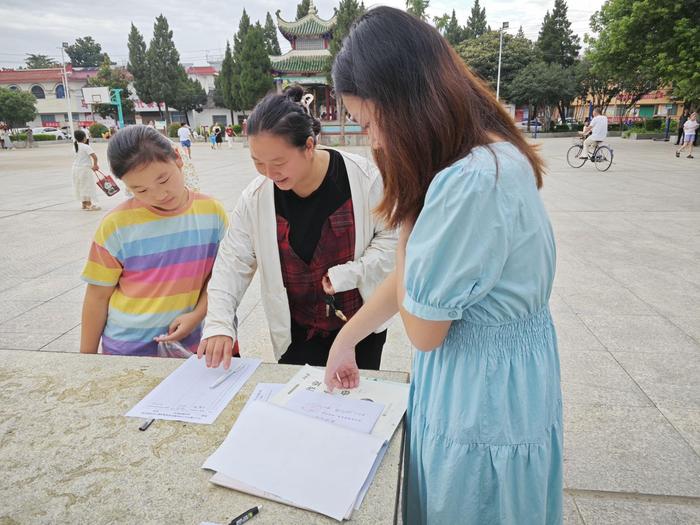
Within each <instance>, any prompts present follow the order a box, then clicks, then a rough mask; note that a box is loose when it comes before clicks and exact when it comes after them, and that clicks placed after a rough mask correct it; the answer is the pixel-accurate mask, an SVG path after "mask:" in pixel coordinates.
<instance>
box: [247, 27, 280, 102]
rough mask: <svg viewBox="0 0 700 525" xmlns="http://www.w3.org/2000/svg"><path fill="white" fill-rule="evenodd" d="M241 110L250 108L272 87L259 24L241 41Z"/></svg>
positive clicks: (268, 60) (270, 66) (270, 65)
mask: <svg viewBox="0 0 700 525" xmlns="http://www.w3.org/2000/svg"><path fill="white" fill-rule="evenodd" d="M240 64H241V84H240V93H239V96H240V101H241V106H242V108H252V107H253V106H255V104H257V102H258V100H260V99H261V98H262V97H264V96H265V95H266V94H267V92H268V91H270V90H271V89H272V87H273V83H272V76H271V75H270V70H271V69H272V64H271V63H270V57H269V56H268V54H267V49H266V48H265V34H264V30H263V28H262V27H261V26H260V23H256V24H255V25H254V26H252V27H251V28H250V29H249V30H248V32H247V33H246V35H245V39H244V40H243V49H242V50H241V57H240Z"/></svg>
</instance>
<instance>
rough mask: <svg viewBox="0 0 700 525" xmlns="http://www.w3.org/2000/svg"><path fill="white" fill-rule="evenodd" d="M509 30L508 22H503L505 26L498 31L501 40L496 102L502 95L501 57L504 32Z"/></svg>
mask: <svg viewBox="0 0 700 525" xmlns="http://www.w3.org/2000/svg"><path fill="white" fill-rule="evenodd" d="M504 29H508V22H503V26H502V27H501V29H500V30H499V31H498V32H499V33H500V34H501V39H500V42H499V44H498V79H497V80H496V100H500V97H499V95H500V94H501V55H502V54H503V30H504Z"/></svg>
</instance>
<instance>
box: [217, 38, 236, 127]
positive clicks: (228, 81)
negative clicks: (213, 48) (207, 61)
mask: <svg viewBox="0 0 700 525" xmlns="http://www.w3.org/2000/svg"><path fill="white" fill-rule="evenodd" d="M232 82H233V55H232V54H231V44H230V43H229V42H228V40H227V41H226V52H225V53H224V60H223V62H221V70H220V71H219V75H218V76H217V77H216V79H215V80H214V85H215V87H216V92H215V94H214V102H215V103H216V104H217V105H219V106H223V107H225V108H228V109H229V111H230V112H231V122H234V119H233V110H234V109H238V108H237V107H236V106H235V104H234V100H233V95H232Z"/></svg>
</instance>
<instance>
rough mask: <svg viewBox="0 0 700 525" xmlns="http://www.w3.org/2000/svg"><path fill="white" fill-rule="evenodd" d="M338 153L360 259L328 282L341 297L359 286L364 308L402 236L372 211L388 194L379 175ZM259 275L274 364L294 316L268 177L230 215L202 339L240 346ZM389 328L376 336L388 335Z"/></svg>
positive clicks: (364, 161) (331, 271)
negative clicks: (241, 314)
mask: <svg viewBox="0 0 700 525" xmlns="http://www.w3.org/2000/svg"><path fill="white" fill-rule="evenodd" d="M339 153H340V154H341V155H342V156H343V160H344V161H345V167H346V169H347V172H348V180H349V182H350V193H351V195H352V206H353V213H354V217H355V257H354V260H352V261H350V262H347V263H345V264H341V265H338V266H334V267H332V268H330V269H329V270H328V276H329V277H330V280H331V283H332V285H333V288H334V289H335V291H336V292H344V291H347V290H353V289H355V288H357V289H358V290H359V292H360V295H361V296H362V300H363V301H365V302H366V301H367V299H369V297H370V296H371V295H372V293H373V292H374V290H375V288H376V287H377V286H378V285H379V284H380V283H381V282H382V281H383V280H384V279H385V278H386V276H387V275H388V274H389V273H390V272H391V271H392V270H393V269H394V264H395V260H394V259H395V250H396V243H397V240H398V234H397V232H396V231H395V230H392V229H388V228H387V227H386V226H385V225H384V224H383V223H382V222H380V221H379V220H378V219H377V218H376V217H375V215H374V214H373V213H372V210H373V209H374V208H376V207H377V205H378V204H379V202H380V201H381V199H382V195H383V188H384V186H383V184H382V178H381V175H380V174H379V170H378V169H377V168H376V166H374V164H372V163H371V162H370V161H369V160H367V159H366V158H364V157H361V156H358V155H353V154H350V153H346V152H344V151H340V152H339ZM256 269H257V270H260V287H261V297H262V303H263V308H264V309H265V315H266V316H267V321H268V325H269V327H270V337H271V339H272V347H273V350H274V353H275V358H276V359H277V360H279V359H280V357H281V356H282V355H283V354H284V353H285V352H286V351H287V348H289V345H290V344H291V342H292V336H291V315H290V311H289V301H288V299H287V292H286V289H285V288H284V283H283V281H282V268H281V264H280V257H279V248H278V245H277V222H276V218H275V199H274V183H273V182H272V181H271V180H270V179H268V178H266V177H263V176H260V177H258V178H256V179H255V180H254V181H253V182H251V183H250V184H249V185H248V187H246V189H245V190H243V194H242V195H241V198H240V199H239V201H238V204H237V205H236V209H235V210H234V211H233V213H232V215H231V220H230V221H229V229H228V232H227V234H226V237H224V239H223V240H222V241H221V244H220V245H219V252H218V255H217V256H216V262H215V263H214V268H213V270H212V276H211V280H210V281H209V286H208V292H209V296H208V301H209V303H208V309H207V317H206V319H205V321H204V330H203V333H202V339H206V338H208V337H212V336H215V335H227V336H229V337H231V338H233V340H234V341H235V340H236V338H237V321H236V311H237V309H238V306H239V305H240V304H241V300H242V299H243V294H244V293H245V291H246V290H247V289H248V286H249V285H250V281H251V280H252V279H253V276H254V275H255V271H256ZM387 325H388V323H387V324H386V325H384V326H382V327H380V328H379V329H378V330H377V331H378V332H381V331H382V330H385V329H386V326H387Z"/></svg>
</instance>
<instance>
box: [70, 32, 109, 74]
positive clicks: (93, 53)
mask: <svg viewBox="0 0 700 525" xmlns="http://www.w3.org/2000/svg"><path fill="white" fill-rule="evenodd" d="M66 53H68V56H69V57H70V63H71V64H73V67H99V65H100V64H102V62H104V60H105V58H109V57H108V55H107V53H102V46H101V45H100V44H98V43H97V42H95V39H93V38H92V37H91V36H86V37H84V38H78V39H76V40H75V44H73V45H72V46H68V47H67V48H66Z"/></svg>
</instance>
